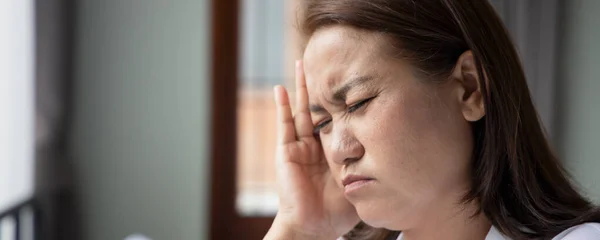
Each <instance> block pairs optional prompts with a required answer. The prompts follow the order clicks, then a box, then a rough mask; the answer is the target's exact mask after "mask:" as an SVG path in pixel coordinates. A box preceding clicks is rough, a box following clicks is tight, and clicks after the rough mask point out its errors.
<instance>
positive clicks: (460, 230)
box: [402, 201, 491, 240]
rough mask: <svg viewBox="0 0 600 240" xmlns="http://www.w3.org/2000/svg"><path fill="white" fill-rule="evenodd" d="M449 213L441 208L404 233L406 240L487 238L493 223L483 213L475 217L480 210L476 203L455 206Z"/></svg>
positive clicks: (477, 239)
mask: <svg viewBox="0 0 600 240" xmlns="http://www.w3.org/2000/svg"><path fill="white" fill-rule="evenodd" d="M446 209H449V210H448V211H444V210H441V209H440V208H435V209H432V210H433V211H436V212H435V213H433V214H428V215H429V216H436V217H434V218H430V219H426V220H424V222H422V223H420V224H418V226H416V227H415V228H411V229H406V230H403V231H402V234H403V238H404V240H430V239H445V240H454V239H456V240H462V239H473V240H484V239H485V237H486V236H487V234H488V232H489V230H490V228H491V223H490V221H489V220H488V219H487V217H485V215H484V214H483V213H479V214H477V215H474V214H475V213H476V212H477V210H478V205H477V203H476V201H473V202H471V203H468V204H466V205H454V206H453V207H451V208H446Z"/></svg>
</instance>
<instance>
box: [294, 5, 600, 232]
mask: <svg viewBox="0 0 600 240" xmlns="http://www.w3.org/2000/svg"><path fill="white" fill-rule="evenodd" d="M304 7H305V8H304V9H303V12H302V13H303V14H302V18H301V21H302V25H301V26H302V30H303V34H304V36H305V37H307V38H308V37H310V36H311V35H312V34H313V33H314V32H315V31H317V30H318V29H321V28H323V27H326V26H330V25H335V24H341V25H346V26H351V27H355V28H358V29H362V30H367V31H372V32H377V33H384V34H385V35H387V36H389V37H390V39H391V41H390V46H394V47H395V48H391V49H397V50H398V52H395V53H392V54H394V55H397V56H400V57H402V58H406V59H408V60H410V62H411V63H412V64H414V65H415V66H416V67H417V68H418V69H420V70H421V71H422V72H423V73H425V74H426V75H428V76H430V77H431V78H432V79H441V80H443V79H444V78H443V76H444V75H446V76H447V75H448V74H449V73H450V72H451V71H452V69H453V68H454V66H455V64H456V61H457V59H458V57H459V56H460V55H461V54H462V53H464V52H465V51H468V50H471V51H472V52H473V55H474V57H475V60H476V62H477V68H478V74H479V78H480V81H482V82H481V83H480V86H482V87H483V88H484V89H482V91H481V92H482V94H483V95H484V106H485V111H486V116H485V117H484V118H482V119H481V120H479V121H477V122H475V123H474V124H473V134H474V136H475V137H474V139H475V143H474V146H475V147H474V150H473V151H474V152H473V162H472V176H471V179H472V189H471V190H470V192H469V193H468V194H467V195H466V196H465V198H464V201H465V203H467V202H471V201H476V202H477V203H478V204H479V207H480V212H482V213H483V214H485V216H486V217H487V218H488V219H489V220H490V221H491V223H492V224H493V225H494V226H495V227H496V228H498V230H500V231H501V232H502V233H503V234H505V235H507V236H508V237H511V238H513V239H531V238H537V239H549V238H552V237H554V236H555V235H556V234H558V233H560V232H561V231H563V230H565V229H567V228H569V227H571V226H574V225H577V224H581V223H584V222H599V221H600V212H599V210H598V208H597V207H596V206H594V205H592V204H591V203H590V202H589V201H588V200H586V199H585V198H584V197H583V196H582V195H581V194H580V193H578V192H577V190H576V189H575V187H574V186H573V184H572V183H571V180H570V177H569V176H568V174H567V173H566V171H565V170H564V169H563V167H562V165H561V163H560V161H559V160H558V159H557V157H556V156H555V154H554V153H553V151H552V149H551V148H550V146H549V144H548V141H547V139H546V137H545V134H544V130H543V128H542V126H541V124H540V120H539V119H538V115H537V113H536V110H535V108H534V106H533V103H532V100H531V97H530V94H529V89H528V87H527V83H526V80H525V74H524V72H523V69H522V67H521V63H520V61H519V57H518V55H517V52H516V50H515V47H514V45H513V43H512V41H511V39H510V37H509V34H508V33H507V31H506V29H505V28H504V26H503V24H502V22H501V20H500V18H499V17H498V15H497V14H496V13H495V11H494V9H493V8H492V6H491V5H490V4H489V3H488V2H487V1H485V0H418V1H415V0H368V1H367V0H305V5H304ZM397 234H398V233H397V232H392V231H388V230H385V229H374V228H372V227H369V226H366V225H365V224H364V223H361V224H359V226H357V228H355V230H353V231H352V232H350V233H349V234H348V235H347V237H348V238H349V239H385V238H390V237H392V238H393V236H396V235H397Z"/></svg>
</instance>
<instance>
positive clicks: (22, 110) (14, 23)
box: [0, 0, 34, 212]
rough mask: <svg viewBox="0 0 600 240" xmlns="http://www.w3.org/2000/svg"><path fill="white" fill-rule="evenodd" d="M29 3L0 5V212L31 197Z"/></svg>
mask: <svg viewBox="0 0 600 240" xmlns="http://www.w3.org/2000/svg"><path fill="white" fill-rule="evenodd" d="M33 24H34V23H33V2H32V1H29V0H2V1H0V212H2V211H3V210H5V209H6V208H9V207H12V206H13V205H16V204H17V203H20V202H21V201H23V200H26V199H28V198H30V197H31V196H32V194H33V169H34V168H33V152H34V147H33V145H34V139H33V136H34V135H33V128H34V123H33V122H34V120H33V116H34V101H33V100H34V74H33V72H34V54H33V48H34V41H33V32H34V25H33Z"/></svg>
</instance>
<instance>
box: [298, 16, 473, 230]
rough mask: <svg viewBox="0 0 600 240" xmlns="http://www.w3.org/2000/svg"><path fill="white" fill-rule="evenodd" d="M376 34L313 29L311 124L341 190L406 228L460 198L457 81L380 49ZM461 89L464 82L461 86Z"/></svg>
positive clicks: (371, 215)
mask: <svg viewBox="0 0 600 240" xmlns="http://www.w3.org/2000/svg"><path fill="white" fill-rule="evenodd" d="M387 41H388V40H387V39H386V37H385V36H384V35H381V34H376V33H372V32H366V31H361V30H356V29H353V28H350V27H344V26H333V27H328V28H324V29H321V30H319V31H317V32H316V33H315V34H314V35H312V37H311V39H310V41H309V43H308V46H307V48H306V50H305V54H304V69H305V75H306V80H307V87H308V91H309V99H310V105H311V114H312V119H313V123H314V125H315V126H318V127H317V128H316V129H315V130H316V131H319V135H320V139H321V142H322V146H323V149H324V152H325V156H326V158H327V161H328V164H329V166H330V170H331V172H332V174H333V176H334V177H335V179H336V181H337V182H338V184H339V185H340V187H342V186H343V184H342V180H343V179H344V178H345V177H346V176H348V175H359V176H364V177H368V178H371V179H373V180H371V181H368V182H366V184H364V185H362V186H361V187H359V188H354V189H351V190H350V191H348V188H346V193H345V194H346V198H347V199H348V200H349V201H350V202H351V203H352V204H353V205H354V206H355V207H356V210H357V212H358V214H359V216H360V217H361V219H362V220H363V221H365V222H366V223H367V224H369V225H372V226H375V227H385V228H388V229H408V228H410V227H412V226H414V225H416V224H420V223H422V221H429V220H428V219H431V218H434V216H438V215H439V214H440V212H441V211H446V210H445V209H448V208H449V207H450V206H451V205H452V206H455V205H459V204H460V200H461V197H462V196H463V194H465V193H466V191H467V190H468V189H469V186H470V185H469V179H470V169H469V166H470V159H471V153H472V150H473V143H472V142H473V139H472V133H471V130H470V125H469V121H467V120H466V119H465V117H464V111H465V110H464V109H465V107H464V99H463V95H464V88H463V87H462V85H461V83H460V81H452V80H448V81H446V82H444V83H437V84H434V83H430V82H428V81H427V80H425V79H420V78H419V77H417V76H416V75H415V74H414V73H415V69H414V68H413V67H412V66H411V64H409V63H407V62H404V61H402V60H399V59H398V58H393V57H392V56H391V55H390V54H389V53H384V51H383V50H384V49H386V47H384V45H385V44H388V42H387ZM461 89H462V90H461Z"/></svg>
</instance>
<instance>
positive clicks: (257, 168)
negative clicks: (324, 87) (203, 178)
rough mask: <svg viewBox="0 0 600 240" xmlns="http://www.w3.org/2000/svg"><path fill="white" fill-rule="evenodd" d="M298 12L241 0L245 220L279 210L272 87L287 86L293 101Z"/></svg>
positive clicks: (271, 2)
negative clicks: (247, 217) (295, 25)
mask: <svg viewBox="0 0 600 240" xmlns="http://www.w3.org/2000/svg"><path fill="white" fill-rule="evenodd" d="M296 8H297V5H296V0H294V1H281V0H260V1H256V0H242V1H241V9H240V10H241V16H240V63H239V66H240V71H239V72H240V76H239V81H240V82H239V89H238V106H237V107H238V109H237V111H238V139H237V143H238V149H237V150H238V151H237V154H238V155H237V199H236V205H237V210H238V212H239V213H240V214H241V215H244V216H272V215H274V214H275V213H276V212H277V205H278V198H277V192H276V185H275V168H274V167H275V165H274V163H275V159H274V157H275V142H276V127H275V104H274V101H273V90H272V89H273V86H274V85H276V84H281V85H284V86H286V87H288V90H290V92H291V93H292V95H291V96H290V97H291V98H292V100H293V89H291V88H289V87H290V86H293V76H294V72H293V70H294V60H295V59H298V58H299V56H300V51H299V50H300V48H299V46H300V44H299V38H298V36H297V31H296V30H297V28H296V27H294V24H295V22H296V21H295V17H296V15H295V14H296V13H295V10H296Z"/></svg>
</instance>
